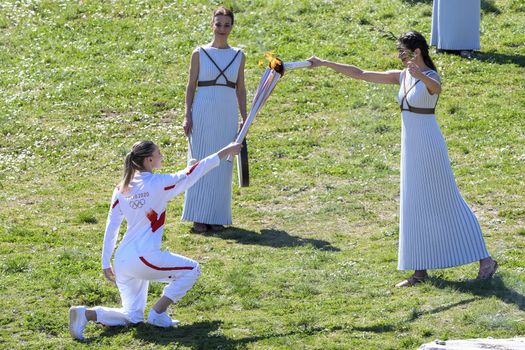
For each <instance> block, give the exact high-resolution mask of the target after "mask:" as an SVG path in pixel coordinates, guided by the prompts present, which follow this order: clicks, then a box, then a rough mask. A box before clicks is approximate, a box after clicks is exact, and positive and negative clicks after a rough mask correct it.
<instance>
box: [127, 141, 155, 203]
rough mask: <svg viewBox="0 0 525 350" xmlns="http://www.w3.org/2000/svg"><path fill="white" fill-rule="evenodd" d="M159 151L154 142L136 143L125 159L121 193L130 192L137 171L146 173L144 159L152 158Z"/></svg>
mask: <svg viewBox="0 0 525 350" xmlns="http://www.w3.org/2000/svg"><path fill="white" fill-rule="evenodd" d="M156 149H157V145H155V144H154V143H153V142H152V141H139V142H136V143H135V144H134V145H133V147H131V151H130V152H129V153H128V154H126V158H125V159H124V175H123V176H122V181H121V182H120V185H119V186H120V192H122V193H124V192H126V191H127V190H128V186H129V183H130V182H131V180H132V179H133V176H135V171H137V170H138V171H144V159H146V158H147V157H150V156H151V155H152V154H153V152H155V150H156Z"/></svg>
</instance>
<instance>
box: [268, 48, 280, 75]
mask: <svg viewBox="0 0 525 350" xmlns="http://www.w3.org/2000/svg"><path fill="white" fill-rule="evenodd" d="M264 57H265V58H266V59H267V60H268V61H269V62H268V67H270V69H273V70H275V71H276V72H277V73H280V74H283V71H284V67H283V61H282V60H281V59H280V58H279V57H277V56H274V55H273V53H272V52H267V53H265V54H264Z"/></svg>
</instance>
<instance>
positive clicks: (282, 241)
mask: <svg viewBox="0 0 525 350" xmlns="http://www.w3.org/2000/svg"><path fill="white" fill-rule="evenodd" d="M201 234H202V235H204V236H207V237H217V238H222V239H231V240H235V241H237V243H240V244H251V245H263V246H269V247H276V248H279V247H299V246H306V245H311V246H313V247H314V248H316V249H319V250H326V251H333V252H338V251H340V249H339V248H337V247H334V246H332V245H331V244H330V242H327V241H323V240H321V239H313V238H302V237H297V236H292V235H290V234H288V232H286V231H281V230H266V229H263V230H261V232H256V231H248V230H243V229H240V228H236V227H229V228H227V229H225V230H223V231H217V232H205V233H201Z"/></svg>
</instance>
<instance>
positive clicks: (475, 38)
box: [430, 0, 481, 57]
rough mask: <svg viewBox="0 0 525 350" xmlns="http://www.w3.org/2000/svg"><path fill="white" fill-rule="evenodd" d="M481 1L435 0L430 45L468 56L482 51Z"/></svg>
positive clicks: (439, 49) (440, 49)
mask: <svg viewBox="0 0 525 350" xmlns="http://www.w3.org/2000/svg"><path fill="white" fill-rule="evenodd" d="M480 11H481V3H480V0H461V1H457V0H434V2H433V7H432V32H431V36H430V45H433V46H435V47H436V48H437V49H438V51H458V52H460V54H461V55H462V56H464V57H465V56H468V55H470V53H471V52H472V51H473V50H479V49H480Z"/></svg>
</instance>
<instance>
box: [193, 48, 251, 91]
mask: <svg viewBox="0 0 525 350" xmlns="http://www.w3.org/2000/svg"><path fill="white" fill-rule="evenodd" d="M201 50H202V51H203V52H204V53H205V54H206V56H208V58H209V59H210V61H211V62H212V63H213V65H214V66H215V67H217V69H218V70H219V75H217V78H215V79H214V80H206V81H199V82H198V83H197V86H227V87H229V88H232V89H235V88H236V87H237V84H236V83H234V82H233V81H229V80H228V78H227V77H226V74H224V73H225V72H226V71H227V70H228V68H230V66H231V65H232V64H233V62H234V61H235V59H236V58H237V56H238V55H239V52H241V50H238V51H237V53H236V54H235V56H233V59H232V60H231V61H230V63H228V65H227V66H226V68H224V69H221V68H220V67H219V65H218V64H217V63H216V62H215V61H214V60H213V58H211V56H210V54H208V53H207V52H206V50H204V48H202V47H201ZM221 76H223V77H224V80H226V84H219V83H217V80H219V78H220V77H221Z"/></svg>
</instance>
